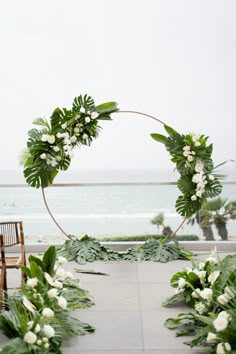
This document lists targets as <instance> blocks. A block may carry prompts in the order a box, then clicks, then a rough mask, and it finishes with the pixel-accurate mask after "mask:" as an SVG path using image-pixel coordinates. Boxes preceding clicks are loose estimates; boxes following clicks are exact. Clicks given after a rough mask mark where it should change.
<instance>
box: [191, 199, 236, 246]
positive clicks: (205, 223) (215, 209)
mask: <svg viewBox="0 0 236 354" xmlns="http://www.w3.org/2000/svg"><path fill="white" fill-rule="evenodd" d="M235 219H236V201H235V200H232V201H228V199H227V198H215V199H213V200H206V201H205V202H204V203H203V205H202V208H201V209H200V210H199V211H197V212H196V214H195V215H193V217H192V218H191V219H189V221H188V223H190V224H192V225H193V224H194V223H195V222H197V223H198V224H199V226H200V227H201V229H202V231H203V235H204V236H205V237H206V240H214V233H213V230H212V226H213V225H215V227H216V229H217V231H218V234H219V236H220V237H221V238H222V240H227V239H228V230H227V222H228V221H229V220H235Z"/></svg>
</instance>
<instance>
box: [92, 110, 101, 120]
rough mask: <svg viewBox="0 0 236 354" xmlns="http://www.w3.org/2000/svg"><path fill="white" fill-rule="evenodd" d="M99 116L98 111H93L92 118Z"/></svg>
mask: <svg viewBox="0 0 236 354" xmlns="http://www.w3.org/2000/svg"><path fill="white" fill-rule="evenodd" d="M98 116H99V114H98V113H97V112H92V113H91V118H92V119H96V118H97V117H98Z"/></svg>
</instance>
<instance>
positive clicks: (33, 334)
mask: <svg viewBox="0 0 236 354" xmlns="http://www.w3.org/2000/svg"><path fill="white" fill-rule="evenodd" d="M33 327H34V330H33ZM54 336H55V330H54V328H53V327H52V326H50V325H48V324H44V325H42V326H40V324H39V323H37V324H36V325H34V322H33V321H30V322H28V331H27V332H26V333H25V335H24V341H25V342H26V343H28V344H34V345H38V346H40V347H41V346H42V347H43V348H44V349H48V348H49V346H50V344H49V339H51V338H53V337H54Z"/></svg>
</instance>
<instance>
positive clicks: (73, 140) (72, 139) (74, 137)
mask: <svg viewBox="0 0 236 354" xmlns="http://www.w3.org/2000/svg"><path fill="white" fill-rule="evenodd" d="M76 140H77V138H76V136H74V135H73V136H72V137H71V138H70V141H71V142H72V143H75V142H76Z"/></svg>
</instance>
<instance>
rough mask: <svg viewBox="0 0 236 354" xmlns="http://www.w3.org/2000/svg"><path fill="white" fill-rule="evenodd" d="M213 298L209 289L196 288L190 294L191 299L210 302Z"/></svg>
mask: <svg viewBox="0 0 236 354" xmlns="http://www.w3.org/2000/svg"><path fill="white" fill-rule="evenodd" d="M212 296H213V291H212V289H210V288H204V289H203V290H201V289H199V288H197V289H195V290H194V291H193V292H192V297H194V298H196V299H202V300H206V301H207V302H210V301H211V299H212Z"/></svg>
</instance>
